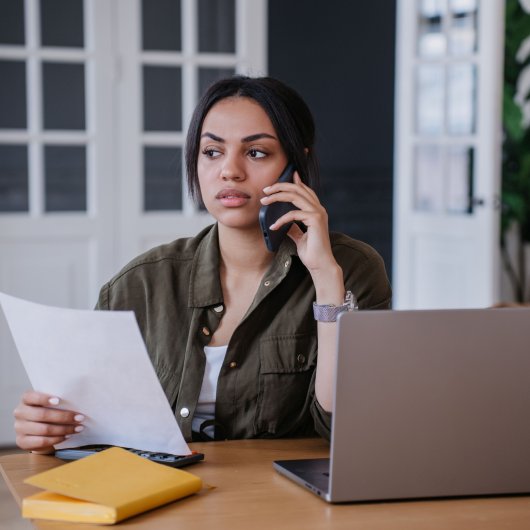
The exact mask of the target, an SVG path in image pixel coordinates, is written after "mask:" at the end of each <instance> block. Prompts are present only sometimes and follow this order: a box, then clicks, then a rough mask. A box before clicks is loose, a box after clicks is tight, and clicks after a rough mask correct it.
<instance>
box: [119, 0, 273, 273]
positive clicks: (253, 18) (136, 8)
mask: <svg viewBox="0 0 530 530" xmlns="http://www.w3.org/2000/svg"><path fill="white" fill-rule="evenodd" d="M160 6H163V9H161V8H160ZM114 9H115V10H116V12H115V17H116V19H117V20H120V31H119V32H118V35H117V58H118V61H119V79H118V84H117V94H118V95H117V99H116V101H117V105H118V106H117V112H118V114H119V119H118V120H117V122H118V123H119V124H120V133H119V135H118V145H117V157H118V158H117V162H118V164H119V166H120V168H121V171H120V172H119V180H118V186H119V192H118V195H117V197H116V198H117V201H116V204H117V206H118V209H119V216H120V217H119V227H120V228H119V233H120V238H119V240H118V241H117V243H118V249H119V256H120V261H121V262H122V263H125V262H126V261H128V260H129V259H131V258H132V257H133V256H135V255H137V254H138V253H140V252H142V251H143V250H146V249H148V248H150V247H152V246H154V245H156V244H158V243H161V242H167V241H169V240H172V239H175V238H177V237H182V236H186V235H192V234H195V233H197V232H198V231H199V230H200V229H201V228H202V227H204V226H206V225H207V224H210V223H211V222H212V218H211V217H210V216H209V215H208V214H207V213H206V212H201V211H199V210H198V209H197V208H196V206H195V205H194V204H193V203H192V201H191V200H190V199H189V197H188V195H187V188H186V183H185V179H184V178H183V176H184V175H185V171H184V140H185V134H186V130H187V125H188V123H189V121H190V118H191V114H192V112H193V109H194V107H195V105H196V103H197V101H198V99H199V97H200V95H201V94H202V93H203V92H204V91H205V90H206V88H207V87H208V86H209V85H210V84H211V83H212V82H214V81H216V80H217V79H219V78H222V77H227V76H231V75H234V74H235V73H241V74H251V75H264V74H265V72H266V69H267V66H266V2H265V1H263V0H180V1H178V0H172V1H164V2H152V1H151V2H149V1H143V2H141V1H140V0H117V2H115V4H114Z"/></svg>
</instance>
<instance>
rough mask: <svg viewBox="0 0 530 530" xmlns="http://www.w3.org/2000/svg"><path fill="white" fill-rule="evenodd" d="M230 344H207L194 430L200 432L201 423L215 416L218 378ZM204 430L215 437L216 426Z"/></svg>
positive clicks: (193, 424) (192, 426)
mask: <svg viewBox="0 0 530 530" xmlns="http://www.w3.org/2000/svg"><path fill="white" fill-rule="evenodd" d="M227 349H228V346H205V347H204V354H205V355H206V366H205V367H204V379H203V380H202V386H201V392H200V394H199V402H198V403H197V408H196V409H195V414H194V416H193V420H192V421H191V429H192V431H194V432H200V430H201V424H202V422H203V421H206V420H213V419H214V418H215V396H216V394H217V380H218V379H219V372H220V371H221V366H222V365H223V361H224V358H225V355H226V350H227ZM204 432H205V433H206V434H207V435H208V436H211V437H212V438H213V434H214V427H213V425H212V426H210V427H206V429H205V430H204Z"/></svg>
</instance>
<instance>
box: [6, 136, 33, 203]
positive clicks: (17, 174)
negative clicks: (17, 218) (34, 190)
mask: <svg viewBox="0 0 530 530" xmlns="http://www.w3.org/2000/svg"><path fill="white" fill-rule="evenodd" d="M28 210H29V195H28V148H27V147H26V146H25V145H0V212H27V211H28Z"/></svg>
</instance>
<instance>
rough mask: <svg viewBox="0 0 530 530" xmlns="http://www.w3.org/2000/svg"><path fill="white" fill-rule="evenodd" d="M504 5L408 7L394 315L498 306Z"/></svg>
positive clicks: (491, 1) (447, 1) (428, 1)
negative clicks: (415, 310) (396, 312)
mask: <svg viewBox="0 0 530 530" xmlns="http://www.w3.org/2000/svg"><path fill="white" fill-rule="evenodd" d="M503 21H504V1H503V0H487V1H486V0H482V1H480V0H399V1H398V22H397V24H398V26H397V70H396V71H397V84H396V128H395V131H396V134H395V137H396V144H395V145H396V158H395V179H394V182H395V194H394V197H395V199H394V249H395V250H394V254H395V257H394V263H395V267H394V274H393V284H394V285H393V287H394V308H396V309H413V308H418V309H420V308H421V309H425V308H449V307H485V306H489V305H491V304H492V303H494V302H495V301H496V300H497V296H498V283H499V209H498V208H499V204H498V203H499V193H500V167H501V163H500V156H501V142H502V136H501V133H502V129H501V106H502V66H503V60H502V57H503V43H504V38H503V35H504V22H503Z"/></svg>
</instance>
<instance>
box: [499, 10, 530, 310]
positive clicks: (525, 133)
mask: <svg viewBox="0 0 530 530" xmlns="http://www.w3.org/2000/svg"><path fill="white" fill-rule="evenodd" d="M505 37H506V40H505V48H504V50H505V53H504V101H503V129H504V142H503V161H502V204H503V208H502V214H501V253H502V259H503V264H504V267H505V269H506V272H507V274H508V277H509V279H510V283H511V285H512V287H513V291H514V297H515V300H516V301H517V302H519V303H523V302H526V301H529V300H530V292H529V288H528V271H527V261H526V252H525V250H526V248H525V247H526V246H527V244H528V243H530V0H506V34H505ZM512 230H513V232H512ZM509 232H510V233H515V234H516V235H515V239H516V241H515V252H510V251H509V245H508V233H509Z"/></svg>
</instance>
